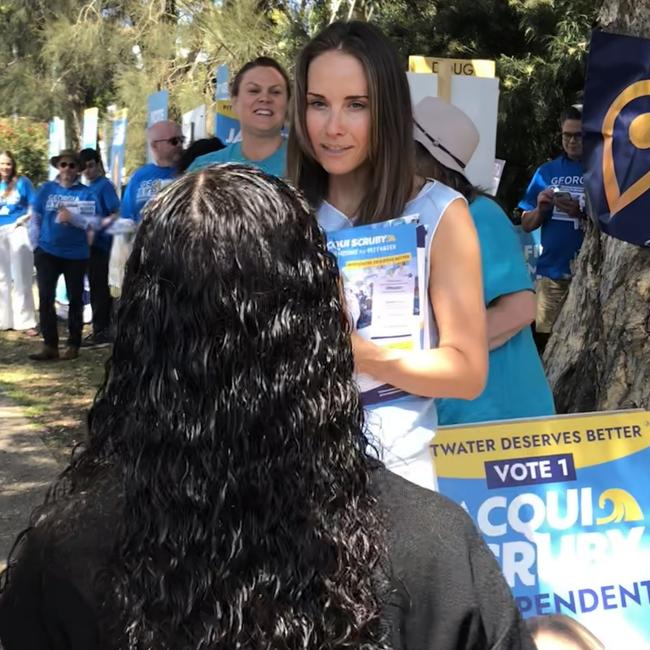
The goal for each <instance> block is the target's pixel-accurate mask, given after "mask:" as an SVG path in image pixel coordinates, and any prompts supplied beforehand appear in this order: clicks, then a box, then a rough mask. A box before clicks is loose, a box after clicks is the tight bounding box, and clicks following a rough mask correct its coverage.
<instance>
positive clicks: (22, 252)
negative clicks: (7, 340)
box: [0, 226, 36, 330]
mask: <svg viewBox="0 0 650 650" xmlns="http://www.w3.org/2000/svg"><path fill="white" fill-rule="evenodd" d="M33 278H34V255H33V254H32V249H31V247H30V245H29V237H28V234H27V228H25V227H24V226H19V227H18V228H7V227H5V228H2V230H0V330H9V329H14V330H26V329H29V328H30V327H36V318H35V314H34V292H33V289H32V283H33Z"/></svg>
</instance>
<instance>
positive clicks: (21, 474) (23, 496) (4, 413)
mask: <svg viewBox="0 0 650 650" xmlns="http://www.w3.org/2000/svg"><path fill="white" fill-rule="evenodd" d="M61 469H62V468H61V466H60V465H59V463H58V462H57V461H56V460H55V459H54V457H53V456H52V454H51V453H50V452H49V450H48V449H47V447H46V446H45V444H44V443H43V441H42V440H41V438H40V436H39V435H38V430H37V429H36V427H34V425H33V424H32V423H31V422H29V420H27V418H26V417H25V416H24V413H23V411H22V409H21V408H20V407H18V406H15V405H14V404H13V403H12V402H11V401H10V400H9V399H7V398H6V397H5V396H4V395H2V394H1V393H0V571H1V570H2V569H3V568H4V566H5V563H6V560H7V554H8V553H9V550H10V549H11V546H12V544H13V542H14V539H15V538H16V535H17V534H18V533H19V532H20V531H21V530H23V529H24V528H25V526H26V525H27V521H28V519H29V515H30V514H31V512H32V509H33V508H34V507H35V506H37V505H39V504H40V503H42V500H43V497H44V495H45V491H46V490H47V487H48V485H49V484H50V482H51V481H52V480H53V479H54V478H55V477H56V476H57V474H58V473H59V471H60V470H61Z"/></svg>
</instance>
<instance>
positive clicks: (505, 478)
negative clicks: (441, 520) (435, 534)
mask: <svg viewBox="0 0 650 650" xmlns="http://www.w3.org/2000/svg"><path fill="white" fill-rule="evenodd" d="M431 451H432V457H433V462H434V463H435V468H436V471H437V476H438V485H439V490H440V492H441V493H443V494H445V495H447V496H448V497H450V498H451V499H453V500H454V501H456V502H457V503H459V504H461V505H462V506H463V508H465V509H466V510H467V512H468V513H469V514H470V516H471V517H472V519H473V520H474V521H475V523H476V524H477V525H478V527H479V529H480V531H481V533H482V534H483V536H484V539H485V540H486V542H487V544H488V545H489V546H490V548H491V549H492V551H493V552H494V554H495V556H496V557H497V560H498V561H499V563H500V564H501V566H502V569H503V573H504V575H505V577H506V580H507V581H508V584H509V585H510V587H511V588H512V591H513V593H514V596H515V599H516V601H517V604H518V606H519V608H520V610H521V612H522V613H523V615H524V616H525V617H528V616H537V615H546V614H564V615H568V616H570V617H572V618H575V619H577V620H578V621H580V622H581V623H582V624H584V625H585V626H586V627H587V628H588V629H589V630H590V631H591V632H592V633H593V634H595V635H596V636H597V637H598V638H599V639H600V640H601V641H602V642H603V643H604V644H605V646H606V647H608V648H629V649H630V650H632V649H633V650H646V649H649V648H650V531H649V530H648V522H649V521H650V478H649V474H650V472H649V469H650V412H648V411H641V410H639V411H619V412H611V413H593V414H582V415H571V416H556V417H552V418H535V419H530V420H511V421H506V422H494V423H484V424H476V425H469V426H465V427H441V428H440V429H439V430H438V432H437V433H436V436H435V438H434V440H433V441H432V445H431Z"/></svg>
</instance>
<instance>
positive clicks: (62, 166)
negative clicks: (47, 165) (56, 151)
mask: <svg viewBox="0 0 650 650" xmlns="http://www.w3.org/2000/svg"><path fill="white" fill-rule="evenodd" d="M66 167H69V168H70V169H77V163H76V162H65V161H63V162H60V163H59V168H60V169H65V168H66Z"/></svg>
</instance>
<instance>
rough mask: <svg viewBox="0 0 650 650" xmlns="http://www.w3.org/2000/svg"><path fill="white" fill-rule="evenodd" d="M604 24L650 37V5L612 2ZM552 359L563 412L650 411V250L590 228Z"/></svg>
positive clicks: (549, 352)
mask: <svg viewBox="0 0 650 650" xmlns="http://www.w3.org/2000/svg"><path fill="white" fill-rule="evenodd" d="M600 25H601V26H602V27H603V29H604V30H605V31H608V32H615V33H619V34H629V35H631V36H641V37H644V38H650V0H604V2H603V5H602V7H601V10H600ZM544 361H545V364H546V370H547V374H548V378H549V381H550V383H551V386H552V388H553V392H554V394H555V400H556V406H557V408H558V411H559V412H561V413H571V412H573V413H575V412H586V411H610V410H615V409H623V408H635V407H640V408H646V409H650V249H647V248H641V247H638V246H633V245H631V244H627V243H625V242H622V241H619V240H617V239H613V238H612V237H609V236H607V235H604V234H601V233H600V232H599V231H598V229H597V228H596V227H595V226H592V227H590V228H589V230H588V232H587V233H586V236H585V241H584V244H583V246H582V250H581V251H580V254H579V256H578V259H577V260H576V269H575V274H574V277H573V282H572V283H571V290H570V291H569V296H568V298H567V301H566V303H565V306H564V308H563V309H562V313H561V314H560V317H559V318H558V320H557V322H556V324H555V327H554V330H553V335H552V337H551V338H550V340H549V342H548V345H547V348H546V352H545V354H544Z"/></svg>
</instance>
